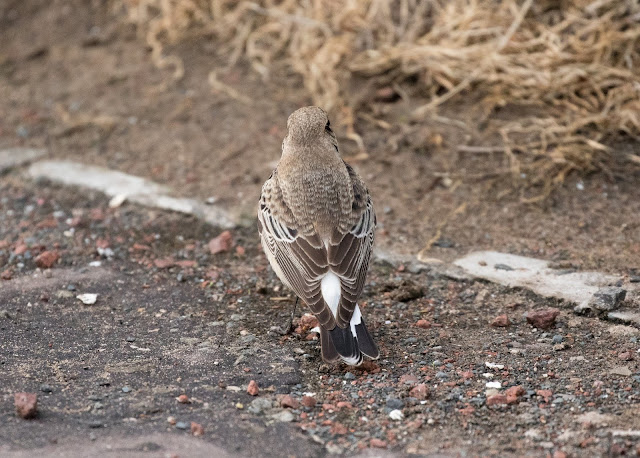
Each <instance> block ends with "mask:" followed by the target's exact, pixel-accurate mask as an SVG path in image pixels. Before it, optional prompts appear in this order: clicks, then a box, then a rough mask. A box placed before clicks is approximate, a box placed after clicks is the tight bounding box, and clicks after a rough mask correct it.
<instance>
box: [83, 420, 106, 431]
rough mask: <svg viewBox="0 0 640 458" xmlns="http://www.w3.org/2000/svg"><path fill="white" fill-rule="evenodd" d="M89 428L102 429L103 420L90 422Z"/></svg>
mask: <svg viewBox="0 0 640 458" xmlns="http://www.w3.org/2000/svg"><path fill="white" fill-rule="evenodd" d="M87 426H88V427H89V428H91V429H96V428H102V427H103V426H104V423H103V422H102V421H101V420H90V421H89V422H88V423H87Z"/></svg>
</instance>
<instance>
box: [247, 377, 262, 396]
mask: <svg viewBox="0 0 640 458" xmlns="http://www.w3.org/2000/svg"><path fill="white" fill-rule="evenodd" d="M259 392H260V388H258V384H257V383H256V381H255V380H251V381H250V382H249V386H248V387H247V393H248V394H250V395H251V396H258V393H259Z"/></svg>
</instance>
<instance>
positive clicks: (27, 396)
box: [13, 393, 38, 419]
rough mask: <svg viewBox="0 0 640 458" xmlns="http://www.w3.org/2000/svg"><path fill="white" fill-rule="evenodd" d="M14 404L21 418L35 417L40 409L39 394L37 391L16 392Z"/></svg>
mask: <svg viewBox="0 0 640 458" xmlns="http://www.w3.org/2000/svg"><path fill="white" fill-rule="evenodd" d="M13 405H14V406H15V408H16V413H17V414H18V415H19V416H20V417H21V418H24V419H29V418H33V417H35V416H36V413H37V411H38V395H37V394H35V393H16V394H14V395H13Z"/></svg>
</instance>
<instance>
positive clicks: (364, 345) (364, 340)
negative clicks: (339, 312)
mask: <svg viewBox="0 0 640 458" xmlns="http://www.w3.org/2000/svg"><path fill="white" fill-rule="evenodd" d="M356 336H357V339H358V346H359V347H360V351H361V352H362V353H364V354H365V355H367V356H368V357H369V358H371V359H378V358H379V357H380V350H378V346H377V345H376V343H375V342H374V341H373V337H371V334H369V330H368V329H367V327H366V326H365V324H364V319H362V318H361V319H360V324H357V325H356Z"/></svg>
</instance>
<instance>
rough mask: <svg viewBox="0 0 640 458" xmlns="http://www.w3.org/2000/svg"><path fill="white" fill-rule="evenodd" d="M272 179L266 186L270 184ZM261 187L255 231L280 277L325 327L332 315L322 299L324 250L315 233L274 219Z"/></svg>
mask: <svg viewBox="0 0 640 458" xmlns="http://www.w3.org/2000/svg"><path fill="white" fill-rule="evenodd" d="M270 182H271V179H270V180H268V181H267V183H265V187H267V186H272V185H273V184H272V183H270ZM267 195H269V193H268V190H267V192H265V190H264V188H263V193H262V198H261V201H260V207H259V211H258V222H259V224H258V230H259V232H260V237H261V239H262V245H263V247H264V248H265V252H267V257H268V258H269V261H270V262H271V265H272V267H273V268H274V270H275V271H276V273H278V276H279V277H280V279H281V280H282V281H283V282H284V283H285V284H286V285H287V286H288V287H290V288H291V289H292V290H293V292H294V293H296V294H297V295H298V296H299V297H300V298H301V299H302V300H303V301H304V302H305V303H306V304H307V305H308V306H309V308H310V309H311V311H312V312H313V313H314V315H316V317H317V318H318V321H319V322H320V324H321V325H322V326H324V327H326V328H327V329H333V327H335V318H334V316H333V314H332V313H331V310H330V309H329V307H328V306H327V305H326V303H325V302H324V299H323V298H322V291H321V287H320V281H321V279H322V277H323V276H324V275H325V274H326V273H327V272H328V271H329V261H328V258H327V251H326V248H324V246H323V244H322V242H321V240H320V238H319V237H318V236H317V235H313V236H310V237H305V236H304V235H302V234H300V233H299V232H298V231H297V230H295V229H293V228H289V227H287V226H286V225H285V224H284V223H283V222H282V221H280V220H279V219H277V218H276V217H275V216H274V215H273V212H272V210H271V208H270V207H269V205H268V202H267V199H266V198H265V196H267Z"/></svg>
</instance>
